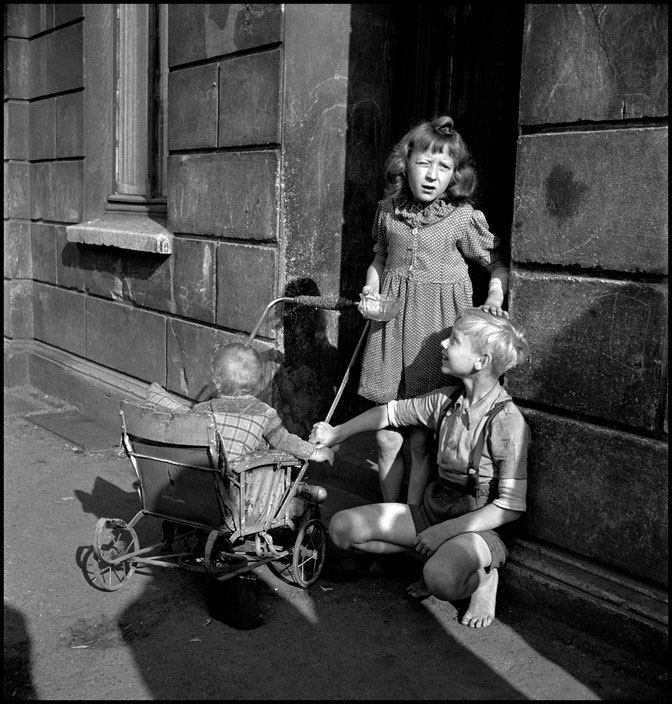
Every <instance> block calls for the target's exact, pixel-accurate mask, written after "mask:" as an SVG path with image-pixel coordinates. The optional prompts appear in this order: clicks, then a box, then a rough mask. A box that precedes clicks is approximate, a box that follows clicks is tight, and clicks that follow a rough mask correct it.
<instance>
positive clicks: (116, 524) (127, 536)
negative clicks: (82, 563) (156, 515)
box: [92, 518, 140, 591]
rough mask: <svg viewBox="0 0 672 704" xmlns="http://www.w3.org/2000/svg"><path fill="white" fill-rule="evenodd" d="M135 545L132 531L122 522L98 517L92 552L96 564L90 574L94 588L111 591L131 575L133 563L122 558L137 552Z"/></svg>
mask: <svg viewBox="0 0 672 704" xmlns="http://www.w3.org/2000/svg"><path fill="white" fill-rule="evenodd" d="M139 545H140V543H139V541H138V536H137V534H136V532H135V530H133V528H131V527H130V526H129V525H128V524H127V523H126V522H125V521H122V520H121V519H120V518H101V519H100V520H99V521H98V523H97V524H96V529H95V532H94V536H93V553H94V555H95V556H96V560H97V563H98V564H97V565H96V566H95V567H94V568H93V571H92V574H93V580H94V582H95V584H96V586H98V587H100V588H101V589H105V590H106V591H114V590H116V589H119V587H121V586H122V585H123V584H125V582H126V580H128V579H129V578H130V577H131V576H132V574H133V573H134V572H135V561H134V560H133V559H127V560H126V559H123V558H124V556H125V555H129V554H130V553H132V552H135V551H136V550H138V548H139ZM117 560H118V562H116V561H117ZM112 563H114V564H112Z"/></svg>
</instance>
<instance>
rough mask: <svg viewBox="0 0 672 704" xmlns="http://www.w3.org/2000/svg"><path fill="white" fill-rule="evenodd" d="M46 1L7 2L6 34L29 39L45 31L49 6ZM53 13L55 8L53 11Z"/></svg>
mask: <svg viewBox="0 0 672 704" xmlns="http://www.w3.org/2000/svg"><path fill="white" fill-rule="evenodd" d="M51 7H53V6H52V5H47V4H44V3H7V4H6V5H5V12H6V13H7V14H6V16H5V23H6V25H5V34H6V36H8V37H22V38H24V39H29V38H30V37H32V36H33V35H34V34H39V33H40V32H44V31H45V30H46V29H48V27H47V19H48V14H47V13H48V12H49V10H48V8H51ZM51 12H52V13H53V10H52V11H51Z"/></svg>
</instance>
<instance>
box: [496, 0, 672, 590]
mask: <svg viewBox="0 0 672 704" xmlns="http://www.w3.org/2000/svg"><path fill="white" fill-rule="evenodd" d="M667 42H668V39H667V7H666V6H664V5H608V4H602V5H535V4H532V5H527V6H526V19H525V36H524V55H523V66H522V78H521V94H520V96H521V99H520V115H519V119H520V129H521V136H520V138H519V141H518V158H517V176H516V196H515V209H514V218H513V229H512V251H511V257H512V268H513V274H512V282H511V295H510V307H511V311H512V313H513V314H514V315H515V318H516V319H517V320H518V321H519V322H521V323H522V324H523V325H524V326H525V327H526V328H527V329H528V332H529V336H530V340H531V344H532V359H531V362H530V363H529V364H528V365H526V366H525V367H523V368H522V369H519V370H515V372H513V373H511V374H510V377H509V388H510V391H511V393H512V394H513V395H514V396H515V397H516V398H517V399H519V400H520V401H521V403H522V404H523V405H524V406H525V407H526V415H527V418H528V421H529V423H530V426H531V430H532V436H533V445H532V448H531V454H530V489H529V498H530V509H529V512H528V515H527V518H526V526H527V530H528V532H529V534H530V535H531V536H534V537H535V538H539V539H541V540H543V541H546V542H548V543H551V544H553V545H557V546H560V547H562V548H566V549H568V550H571V551H573V552H575V553H578V554H579V555H582V556H585V557H588V558H592V559H595V560H597V561H598V562H600V563H602V564H605V565H608V566H609V567H613V568H617V569H618V570H622V571H623V572H625V573H627V574H631V575H634V576H636V577H641V578H644V579H647V580H651V581H652V582H654V583H658V584H662V585H666V584H667V554H668V551H667V520H668V517H667V476H668V462H667V449H668V442H667V441H668V424H667V315H668V309H667V189H668V178H667V112H668V110H667Z"/></svg>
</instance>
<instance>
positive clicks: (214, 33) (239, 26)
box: [168, 3, 282, 67]
mask: <svg viewBox="0 0 672 704" xmlns="http://www.w3.org/2000/svg"><path fill="white" fill-rule="evenodd" d="M168 22H169V32H170V46H169V49H168V51H169V63H170V66H171V67H172V66H176V65H178V64H185V63H190V62H191V61H201V60H203V59H209V58H211V57H213V56H220V55H222V54H231V53H234V52H237V51H244V50H247V49H253V48H254V47H258V46H263V45H265V44H274V43H277V42H280V41H281V40H282V5H280V4H268V5H266V4H261V3H260V4H253V5H242V4H241V5H237V4H209V5H199V4H193V5H186V4H174V5H173V4H171V5H170V6H169V15H168Z"/></svg>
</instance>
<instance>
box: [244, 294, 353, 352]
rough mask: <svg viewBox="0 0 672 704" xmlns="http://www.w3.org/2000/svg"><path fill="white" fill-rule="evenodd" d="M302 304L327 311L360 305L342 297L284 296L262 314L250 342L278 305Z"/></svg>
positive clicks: (251, 334)
mask: <svg viewBox="0 0 672 704" xmlns="http://www.w3.org/2000/svg"><path fill="white" fill-rule="evenodd" d="M282 302H284V303H300V304H302V305H304V306H312V307H313V308H326V309H327V310H340V309H341V308H351V307H354V306H356V305H358V303H357V302H356V301H351V300H349V299H348V298H341V297H340V296H294V297H290V296H283V297H282V298H276V299H275V300H274V301H271V302H270V303H269V304H268V305H267V306H266V309H265V310H264V312H263V313H262V314H261V317H260V318H259V321H258V322H257V324H256V325H255V327H254V330H252V332H251V333H250V338H249V341H250V342H251V341H252V340H254V338H255V337H256V334H257V333H258V332H259V328H260V327H261V324H262V323H263V322H264V318H265V317H266V314H267V313H268V311H269V310H271V308H273V306H274V305H276V304H278V303H282Z"/></svg>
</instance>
